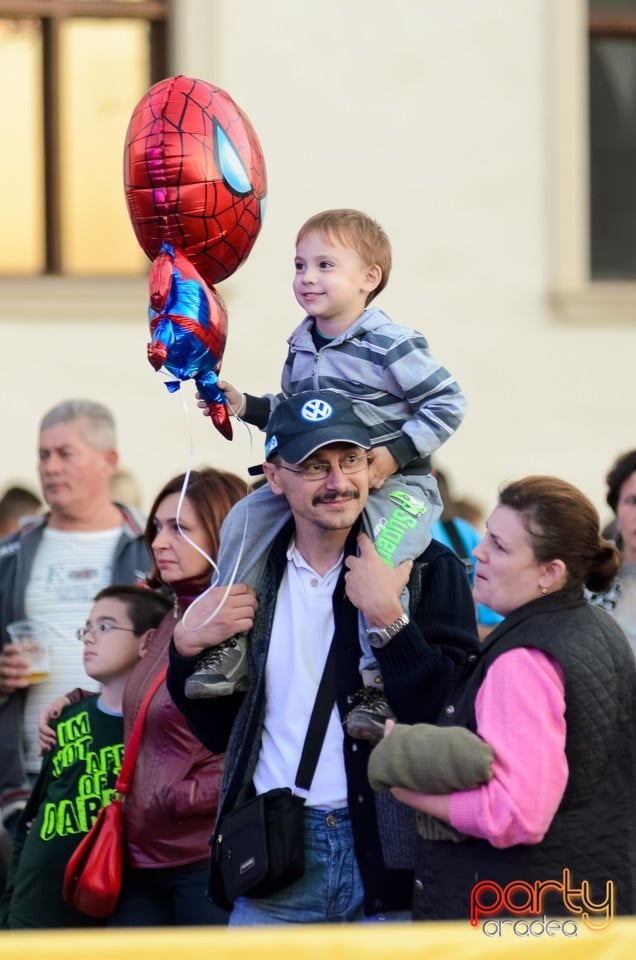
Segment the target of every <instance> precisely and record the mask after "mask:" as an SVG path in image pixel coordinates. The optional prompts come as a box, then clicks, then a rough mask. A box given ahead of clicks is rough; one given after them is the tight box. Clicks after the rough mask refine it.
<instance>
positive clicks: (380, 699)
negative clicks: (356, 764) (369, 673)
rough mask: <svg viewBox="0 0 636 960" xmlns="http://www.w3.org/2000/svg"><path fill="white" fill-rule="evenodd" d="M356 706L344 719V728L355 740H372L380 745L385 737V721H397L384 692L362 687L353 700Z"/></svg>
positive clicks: (374, 688)
mask: <svg viewBox="0 0 636 960" xmlns="http://www.w3.org/2000/svg"><path fill="white" fill-rule="evenodd" d="M352 702H353V703H354V704H355V706H354V707H353V709H352V710H350V711H349V713H348V714H347V716H346V717H345V718H344V721H343V722H344V726H345V729H346V731H347V733H348V734H349V736H350V737H353V739H354V740H370V741H371V743H379V742H380V740H381V739H382V737H383V736H384V722H385V720H395V714H394V713H393V711H392V710H391V707H390V706H389V703H388V700H387V698H386V697H385V695H384V691H383V690H378V689H377V688H376V687H362V689H361V690H357V691H356V692H355V693H354V695H353V698H352Z"/></svg>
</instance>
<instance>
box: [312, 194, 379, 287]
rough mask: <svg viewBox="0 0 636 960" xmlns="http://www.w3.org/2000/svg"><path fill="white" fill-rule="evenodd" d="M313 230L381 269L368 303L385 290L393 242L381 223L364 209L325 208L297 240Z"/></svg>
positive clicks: (316, 215) (315, 215) (313, 218)
mask: <svg viewBox="0 0 636 960" xmlns="http://www.w3.org/2000/svg"><path fill="white" fill-rule="evenodd" d="M309 233H320V234H322V235H323V236H324V237H326V238H327V239H328V240H336V241H337V242H338V243H341V244H342V245H343V246H345V247H350V248H351V249H352V250H355V251H356V253H357V254H359V255H360V257H361V258H362V260H364V262H365V263H366V264H368V265H369V266H371V265H372V264H375V265H376V266H378V267H379V268H380V272H381V274H382V277H381V279H380V282H379V284H378V285H377V287H376V288H375V290H372V291H371V293H370V294H369V296H368V297H367V299H366V303H367V305H368V304H369V303H371V301H372V300H373V299H374V297H377V295H378V294H379V293H380V291H381V290H384V288H385V287H386V285H387V283H388V281H389V274H390V273H391V241H390V240H389V238H388V237H387V235H386V233H385V232H384V230H383V229H382V227H381V226H380V224H379V223H376V221H375V220H372V219H371V217H368V216H367V215H366V213H362V212H361V211H360V210H349V209H346V208H344V209H339V210H323V212H322V213H316V214H314V216H313V217H310V218H309V220H307V221H306V222H305V223H303V225H302V227H301V228H300V230H299V231H298V236H297V237H296V243H297V244H298V242H299V241H300V240H302V239H303V237H306V236H307V234H309Z"/></svg>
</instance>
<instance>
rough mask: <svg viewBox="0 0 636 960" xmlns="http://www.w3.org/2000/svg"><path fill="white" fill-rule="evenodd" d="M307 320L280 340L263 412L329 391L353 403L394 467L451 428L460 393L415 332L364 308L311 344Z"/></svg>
mask: <svg viewBox="0 0 636 960" xmlns="http://www.w3.org/2000/svg"><path fill="white" fill-rule="evenodd" d="M313 323H314V321H313V318H312V317H305V319H304V320H303V322H302V323H301V324H300V326H298V327H297V328H296V329H295V330H294V332H293V333H292V334H291V336H290V337H289V339H288V341H287V342H288V344H289V352H288V354H287V359H286V361H285V365H284V367H283V373H282V377H281V390H282V392H281V393H279V394H277V395H274V394H268V395H267V399H268V400H269V404H270V413H271V411H272V410H273V409H274V407H275V406H276V405H277V404H278V403H279V402H280V401H281V400H283V399H285V398H286V397H289V396H291V395H292V394H296V393H300V392H301V391H304V390H317V389H320V390H337V391H339V392H340V393H343V394H345V395H346V396H347V397H350V399H351V400H352V401H353V402H354V405H355V408H356V412H357V414H358V416H359V417H360V418H361V419H362V420H363V421H364V422H365V423H366V425H367V427H368V429H369V432H370V434H371V438H372V441H373V446H374V447H379V446H387V447H389V449H390V451H391V453H392V454H393V456H394V457H395V459H396V460H397V462H398V464H399V465H400V468H404V467H406V466H407V465H408V464H411V463H412V462H413V461H415V460H417V459H419V458H427V457H429V456H430V454H431V453H433V451H435V450H437V448H438V447H440V446H441V445H442V444H443V443H445V442H446V440H448V438H449V437H451V436H452V435H453V433H455V431H456V430H457V428H458V426H459V425H460V423H461V422H462V420H463V419H464V413H465V411H466V398H465V396H464V394H463V393H462V391H461V389H460V387H459V384H458V383H457V381H456V380H455V378H454V377H453V376H452V374H450V373H449V372H448V370H446V368H445V367H443V366H442V365H441V364H440V363H439V361H438V360H436V359H435V357H434V356H433V355H432V354H431V353H430V351H429V349H428V343H427V341H426V339H425V337H424V336H423V335H422V334H421V333H418V332H417V331H416V330H411V329H410V328H408V327H402V326H398V325H397V324H395V323H392V322H391V320H390V319H389V317H387V315H386V314H385V313H383V312H382V311H381V310H375V309H372V310H365V311H364V313H363V314H362V316H361V317H359V319H358V320H356V322H355V323H354V324H352V326H350V327H349V329H348V330H345V332H344V333H342V334H341V335H340V336H339V337H336V338H335V339H334V340H330V341H328V342H327V343H326V344H325V346H324V347H321V349H320V350H317V349H316V347H315V346H314V342H313V339H312V335H311V330H312V327H313ZM264 399H265V398H264Z"/></svg>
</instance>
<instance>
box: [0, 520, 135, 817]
mask: <svg viewBox="0 0 636 960" xmlns="http://www.w3.org/2000/svg"><path fill="white" fill-rule="evenodd" d="M117 506H118V507H119V509H120V510H121V512H122V514H123V517H124V527H123V529H122V533H121V536H120V538H119V541H118V543H117V546H116V548H115V556H114V559H113V578H112V582H113V583H136V582H137V581H139V580H144V579H145V576H146V572H147V570H148V567H149V557H148V551H147V549H146V545H145V543H144V540H143V530H142V528H141V526H140V525H139V523H138V521H137V520H136V519H135V517H134V515H133V514H132V513H131V511H130V510H128V509H127V508H126V507H124V506H122V505H121V504H118V505H117ZM47 522H48V515H43V516H38V517H34V518H33V520H31V521H29V522H28V523H27V524H26V526H24V527H22V528H21V529H20V530H19V531H17V532H16V533H13V534H11V535H10V536H8V537H5V539H4V540H2V541H0V649H2V647H3V646H4V643H5V641H6V635H7V634H6V626H7V624H8V623H12V622H13V621H14V620H22V619H24V618H25V616H26V611H25V606H24V597H25V593H26V588H27V585H28V583H29V578H30V576H31V569H32V567H33V559H34V557H35V554H36V551H37V548H38V546H39V544H40V540H41V539H42V534H43V532H44V528H45V527H46V524H47ZM78 626H79V624H78ZM25 693H26V692H25V691H23V690H21V691H17V692H16V693H14V694H12V695H11V696H9V697H0V731H1V734H2V735H1V736H0V816H1V815H2V813H3V811H4V813H5V815H6V816H8V815H9V813H10V812H11V810H13V809H14V808H15V809H18V808H20V807H21V806H23V805H24V801H25V799H26V797H27V796H28V794H29V792H30V788H29V781H28V778H27V774H26V771H25V767H24V755H23V751H22V713H23V708H24V698H25Z"/></svg>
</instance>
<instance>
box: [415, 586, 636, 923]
mask: <svg viewBox="0 0 636 960" xmlns="http://www.w3.org/2000/svg"><path fill="white" fill-rule="evenodd" d="M518 647H534V648H537V649H539V650H543V651H545V652H546V653H548V654H549V655H550V656H552V657H554V658H555V659H556V660H557V661H558V662H559V664H560V665H561V668H562V670H563V674H564V680H565V703H566V725H567V734H566V747H565V752H566V757H567V762H568V770H569V775H568V782H567V786H566V790H565V793H564V796H563V799H562V801H561V804H560V806H559V809H558V810H557V812H556V814H555V816H554V819H553V821H552V823H551V825H550V827H549V829H548V831H547V833H546V835H545V837H544V839H543V840H542V841H541V842H540V843H537V844H531V845H521V844H520V845H518V846H515V847H508V848H506V849H496V848H495V847H493V846H491V844H489V843H488V842H487V841H486V840H481V839H476V838H472V839H468V840H466V842H464V843H445V842H439V841H423V842H422V843H421V852H420V855H419V857H418V867H417V874H418V878H419V881H420V883H419V884H418V892H417V893H416V904H415V916H416V918H417V919H435V920H437V919H454V918H457V919H459V918H462V919H467V917H468V903H469V896H470V889H471V887H472V886H473V884H474V883H476V882H477V881H478V880H482V879H488V880H494V881H496V882H498V883H499V884H500V885H501V886H505V885H506V884H507V883H509V882H511V881H513V880H514V881H524V880H525V881H528V882H530V883H534V882H535V881H537V880H557V881H560V880H561V879H562V875H563V869H564V868H565V867H567V868H568V869H569V870H570V874H571V884H572V886H574V887H576V888H580V886H581V883H582V882H583V881H586V882H589V883H590V885H591V891H592V899H593V900H594V901H595V902H599V901H601V900H602V899H603V898H604V896H605V885H606V882H607V881H609V880H611V881H613V883H614V884H615V911H616V913H633V912H634V910H635V909H636V901H635V899H634V895H635V890H636V885H635V883H634V870H635V865H636V803H635V800H634V798H635V797H636V766H635V763H636V751H635V734H636V661H635V660H634V656H633V653H632V651H631V649H630V647H629V645H628V643H627V640H626V639H625V636H624V635H623V633H622V631H621V630H620V628H619V627H618V625H617V624H616V623H615V621H614V620H612V618H611V617H610V616H609V614H607V613H605V611H603V610H600V609H599V608H597V607H592V606H590V605H589V604H588V603H587V602H586V601H585V599H584V598H583V597H582V595H581V591H580V590H562V591H559V592H557V593H554V594H550V595H548V596H546V597H541V598H539V599H537V600H534V601H532V602H531V603H528V604H525V605H524V606H523V607H520V608H519V609H518V610H516V611H514V612H513V613H512V614H510V616H509V617H507V618H506V619H505V620H504V621H503V623H501V624H500V625H499V626H498V627H496V628H495V630H494V631H493V632H492V633H491V634H490V636H489V637H488V639H487V640H486V642H485V643H484V645H483V647H482V649H481V651H480V654H479V656H478V657H475V658H471V661H470V662H467V663H466V665H465V667H464V669H463V670H462V673H461V674H460V676H459V678H458V681H457V685H456V688H455V690H454V691H453V692H452V693H451V695H450V697H449V700H448V703H447V705H446V706H445V708H444V711H443V712H442V719H441V720H440V722H441V723H442V724H458V725H460V726H466V727H468V728H469V729H470V730H473V731H474V730H476V719H475V698H476V696H477V693H478V691H479V688H480V686H481V684H482V682H483V680H484V678H485V676H486V673H487V671H488V669H489V667H490V666H491V664H492V663H493V662H494V661H495V660H496V659H497V657H499V656H501V655H502V654H503V653H505V652H507V651H508V650H513V649H515V648H518ZM519 682H520V683H522V682H523V678H521V677H520V678H519ZM420 886H421V889H419V887H420ZM546 905H547V907H548V909H547V910H546V911H545V912H546V913H548V914H549V913H550V912H552V913H553V915H554V913H561V914H563V913H564V912H565V911H564V908H563V900H562V897H561V896H560V895H557V896H556V897H555V898H553V899H550V900H547V901H546Z"/></svg>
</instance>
